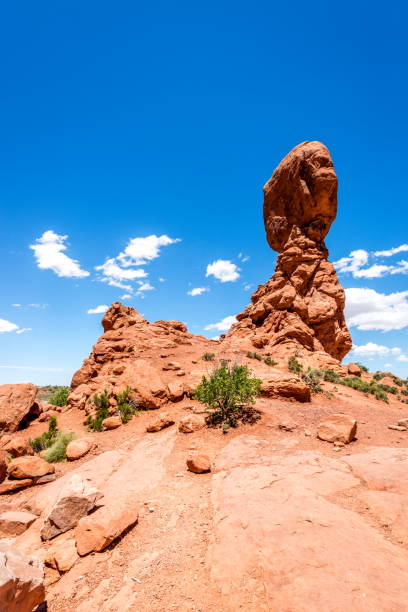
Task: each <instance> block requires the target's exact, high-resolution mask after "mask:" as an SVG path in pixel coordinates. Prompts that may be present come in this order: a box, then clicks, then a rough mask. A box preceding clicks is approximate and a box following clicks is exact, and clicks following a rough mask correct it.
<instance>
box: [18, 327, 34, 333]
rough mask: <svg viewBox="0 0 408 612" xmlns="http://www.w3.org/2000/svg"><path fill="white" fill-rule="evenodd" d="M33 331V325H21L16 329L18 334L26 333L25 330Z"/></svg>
mask: <svg viewBox="0 0 408 612" xmlns="http://www.w3.org/2000/svg"><path fill="white" fill-rule="evenodd" d="M28 331H32V327H20V328H19V329H17V330H16V334H24V333H25V332H28Z"/></svg>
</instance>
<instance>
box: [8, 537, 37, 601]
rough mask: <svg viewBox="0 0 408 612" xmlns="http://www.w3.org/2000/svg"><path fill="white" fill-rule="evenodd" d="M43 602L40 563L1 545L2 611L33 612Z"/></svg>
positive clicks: (10, 547)
mask: <svg viewBox="0 0 408 612" xmlns="http://www.w3.org/2000/svg"><path fill="white" fill-rule="evenodd" d="M44 599H45V589H44V568H43V564H42V563H41V561H39V559H36V558H33V557H27V556H26V555H23V554H22V553H21V552H20V551H18V550H16V549H15V548H13V547H12V546H10V544H7V543H6V542H4V541H3V542H0V610H3V611H4V612H32V610H34V609H35V608H36V607H37V606H39V605H40V604H41V603H43V601H44Z"/></svg>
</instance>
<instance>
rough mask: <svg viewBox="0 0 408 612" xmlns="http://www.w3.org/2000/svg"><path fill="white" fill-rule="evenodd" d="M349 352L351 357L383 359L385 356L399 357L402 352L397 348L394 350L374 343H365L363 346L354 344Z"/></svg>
mask: <svg viewBox="0 0 408 612" xmlns="http://www.w3.org/2000/svg"><path fill="white" fill-rule="evenodd" d="M351 352H352V353H353V355H356V356H358V357H385V356H386V355H389V356H396V355H400V354H401V352H402V351H401V349H400V348H399V347H397V346H396V347H394V348H389V347H388V346H383V345H382V344H376V343H375V342H367V344H363V345H361V346H358V345H356V344H354V345H353V348H352V350H351ZM397 359H398V357H397Z"/></svg>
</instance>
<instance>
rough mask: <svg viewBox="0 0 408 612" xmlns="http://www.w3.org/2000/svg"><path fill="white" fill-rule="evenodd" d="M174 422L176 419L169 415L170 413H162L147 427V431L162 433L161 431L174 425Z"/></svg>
mask: <svg viewBox="0 0 408 612" xmlns="http://www.w3.org/2000/svg"><path fill="white" fill-rule="evenodd" d="M174 422H175V421H174V419H173V418H172V417H171V416H170V415H169V413H168V412H161V413H160V414H159V415H158V417H157V418H156V419H155V420H154V421H152V422H151V423H150V424H149V425H148V426H147V427H146V431H148V432H149V433H154V432H156V431H160V430H161V429H165V428H166V427H170V426H171V425H174Z"/></svg>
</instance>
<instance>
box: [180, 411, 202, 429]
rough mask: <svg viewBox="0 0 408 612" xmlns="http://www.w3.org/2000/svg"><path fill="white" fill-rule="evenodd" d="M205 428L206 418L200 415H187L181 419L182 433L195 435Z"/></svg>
mask: <svg viewBox="0 0 408 612" xmlns="http://www.w3.org/2000/svg"><path fill="white" fill-rule="evenodd" d="M203 427H205V418H204V417H202V416H199V415H198V414H187V415H186V416H184V417H182V418H181V419H180V423H179V428H178V429H179V431H180V432H181V433H193V432H194V431H198V430H199V429H202V428H203Z"/></svg>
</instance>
